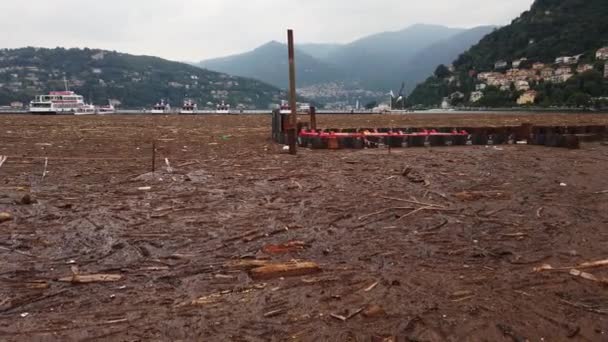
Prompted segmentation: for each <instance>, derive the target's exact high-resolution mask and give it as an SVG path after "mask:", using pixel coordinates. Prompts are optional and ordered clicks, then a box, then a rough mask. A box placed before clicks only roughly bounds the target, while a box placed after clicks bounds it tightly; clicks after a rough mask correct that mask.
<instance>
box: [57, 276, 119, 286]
mask: <svg viewBox="0 0 608 342" xmlns="http://www.w3.org/2000/svg"><path fill="white" fill-rule="evenodd" d="M121 279H122V276H121V275H119V274H87V275H85V274H74V275H73V276H70V277H65V278H60V279H58V281H60V282H64V283H72V284H90V283H108V282H116V281H119V280H121Z"/></svg>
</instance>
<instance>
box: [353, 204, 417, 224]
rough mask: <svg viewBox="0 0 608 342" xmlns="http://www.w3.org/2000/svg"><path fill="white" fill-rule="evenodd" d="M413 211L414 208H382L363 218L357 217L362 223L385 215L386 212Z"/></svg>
mask: <svg viewBox="0 0 608 342" xmlns="http://www.w3.org/2000/svg"><path fill="white" fill-rule="evenodd" d="M413 209H415V208H412V207H391V208H384V209H382V210H379V211H376V212H373V213H371V214H367V215H363V216H361V217H359V221H363V220H365V219H367V218H370V217H372V216H376V215H380V214H384V213H386V212H388V211H392V210H413Z"/></svg>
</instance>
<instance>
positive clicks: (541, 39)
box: [409, 0, 608, 106]
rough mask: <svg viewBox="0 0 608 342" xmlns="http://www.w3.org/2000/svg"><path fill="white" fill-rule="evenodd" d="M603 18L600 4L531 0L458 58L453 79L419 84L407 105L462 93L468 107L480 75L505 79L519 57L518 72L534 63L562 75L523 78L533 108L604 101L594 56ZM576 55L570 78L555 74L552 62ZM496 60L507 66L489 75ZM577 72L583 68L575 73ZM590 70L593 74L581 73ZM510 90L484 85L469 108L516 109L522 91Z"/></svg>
mask: <svg viewBox="0 0 608 342" xmlns="http://www.w3.org/2000/svg"><path fill="white" fill-rule="evenodd" d="M606 18H608V1H605V0H536V1H535V2H534V4H533V5H532V7H531V9H530V10H529V11H526V12H524V13H523V14H522V15H521V16H520V17H519V18H516V19H515V20H513V22H512V23H511V24H510V25H508V26H505V27H503V28H501V29H499V30H496V31H495V32H493V33H492V34H489V35H487V36H486V37H485V38H483V39H482V40H481V41H480V42H479V44H477V45H475V46H473V47H472V48H471V49H469V50H468V51H467V52H465V53H464V54H462V55H461V56H460V57H459V58H457V59H456V60H455V62H454V63H453V64H454V67H455V71H454V72H453V73H452V74H443V73H440V74H441V75H434V76H432V77H430V78H429V79H428V80H427V81H426V82H424V83H422V84H420V85H419V86H418V87H417V88H416V89H415V91H414V92H413V93H412V95H411V97H410V99H409V100H410V103H412V104H424V105H438V104H439V103H440V102H441V101H442V99H443V98H444V97H448V96H450V95H452V94H454V93H455V92H462V93H463V94H464V99H465V102H469V104H471V100H470V95H471V93H472V92H473V91H475V90H476V89H479V88H477V87H478V85H479V84H481V83H484V82H483V80H480V79H479V76H478V75H479V73H482V72H491V71H497V72H499V73H502V74H503V75H507V70H508V69H509V68H512V67H513V64H512V62H513V61H516V60H519V59H521V58H526V59H527V61H525V62H524V63H522V65H521V66H519V69H523V70H532V66H533V63H536V62H542V63H544V64H545V66H544V67H545V68H552V69H553V72H554V73H566V74H567V76H566V77H564V78H563V79H562V80H555V79H554V80H551V78H550V77H549V75H550V72H549V71H548V72H549V74H546V75H545V76H542V74H541V70H540V69H539V70H536V72H535V73H534V75H531V76H530V77H528V78H527V79H526V80H525V81H526V82H528V84H529V86H530V87H531V89H532V90H535V91H537V94H536V95H537V96H536V97H535V103H536V104H544V105H580V104H586V103H589V102H590V98H591V97H599V96H606V95H608V87H606V85H605V81H604V80H603V79H602V78H603V77H602V76H603V71H604V63H603V62H602V61H600V60H597V59H596V58H595V54H596V51H597V50H598V49H599V48H602V47H604V46H607V45H608V20H606ZM579 55H582V56H580V59H579V60H578V61H575V62H574V63H572V64H570V65H569V67H570V68H571V72H570V73H568V72H567V69H562V70H561V71H559V67H560V65H558V64H557V63H556V58H558V57H562V56H579ZM499 61H505V62H507V65H506V66H505V67H504V68H499V69H498V70H494V69H495V64H496V63H497V62H499ZM587 64H588V65H589V67H587V66H586V65H587ZM579 67H581V68H583V67H584V69H582V70H579V71H581V72H577V71H576V70H577V69H578V68H579ZM589 68H592V69H594V70H588V71H585V69H589ZM564 70H565V71H564ZM437 76H439V77H437ZM520 80H523V79H522V78H520ZM513 85H515V82H513ZM500 88H503V89H502V90H500ZM507 88H509V89H507ZM513 88H514V87H513V86H511V85H509V84H506V85H500V86H488V87H487V88H486V89H484V90H481V91H482V93H483V97H482V99H481V100H479V101H476V102H474V104H479V105H484V106H510V105H515V104H516V100H517V99H518V98H520V96H521V95H522V93H523V92H524V91H525V90H524V89H525V88H523V89H519V90H518V89H513ZM585 98H586V101H583V99H585ZM456 102H459V101H456Z"/></svg>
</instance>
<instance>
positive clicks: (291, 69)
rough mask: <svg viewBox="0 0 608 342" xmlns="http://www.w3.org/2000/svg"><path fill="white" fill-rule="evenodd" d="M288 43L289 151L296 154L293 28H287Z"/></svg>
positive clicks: (296, 118) (296, 119)
mask: <svg viewBox="0 0 608 342" xmlns="http://www.w3.org/2000/svg"><path fill="white" fill-rule="evenodd" d="M287 43H288V46H289V107H291V114H290V115H289V129H288V131H287V140H288V143H289V153H290V154H294V155H295V154H297V153H298V151H297V149H296V126H297V121H298V117H297V108H296V61H295V52H294V46H293V30H287Z"/></svg>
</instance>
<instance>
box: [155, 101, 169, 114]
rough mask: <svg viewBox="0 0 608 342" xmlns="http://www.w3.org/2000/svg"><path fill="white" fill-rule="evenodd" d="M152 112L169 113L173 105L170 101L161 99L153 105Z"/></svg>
mask: <svg viewBox="0 0 608 342" xmlns="http://www.w3.org/2000/svg"><path fill="white" fill-rule="evenodd" d="M150 113H151V114H169V113H171V106H170V105H169V103H165V100H160V102H159V103H157V104H155V105H154V107H152V111H150Z"/></svg>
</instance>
